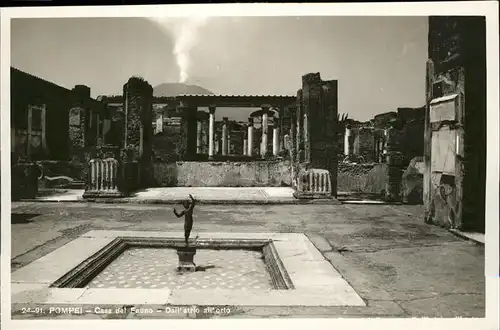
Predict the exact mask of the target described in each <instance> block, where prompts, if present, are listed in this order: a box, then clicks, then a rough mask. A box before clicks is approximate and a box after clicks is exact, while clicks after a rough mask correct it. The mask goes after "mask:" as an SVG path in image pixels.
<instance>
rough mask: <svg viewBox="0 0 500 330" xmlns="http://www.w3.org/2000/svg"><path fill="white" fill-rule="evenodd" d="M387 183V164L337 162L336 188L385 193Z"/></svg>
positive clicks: (340, 190)
mask: <svg viewBox="0 0 500 330" xmlns="http://www.w3.org/2000/svg"><path fill="white" fill-rule="evenodd" d="M386 184H387V164H377V163H370V164H351V163H339V165H338V173H337V190H338V191H339V192H356V193H367V194H377V195H380V196H381V197H382V196H384V195H385V189H386Z"/></svg>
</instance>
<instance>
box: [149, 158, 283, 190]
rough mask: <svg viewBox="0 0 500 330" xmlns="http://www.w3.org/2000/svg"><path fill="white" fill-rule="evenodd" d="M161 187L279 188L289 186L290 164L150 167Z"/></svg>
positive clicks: (254, 163) (161, 165) (180, 163)
mask: <svg viewBox="0 0 500 330" xmlns="http://www.w3.org/2000/svg"><path fill="white" fill-rule="evenodd" d="M153 168H154V179H155V184H156V186H161V187H169V186H170V187H171V186H178V187H264V186H268V187H273V186H274V187H279V186H283V185H291V174H290V162H289V161H255V162H176V163H162V162H156V163H154V164H153Z"/></svg>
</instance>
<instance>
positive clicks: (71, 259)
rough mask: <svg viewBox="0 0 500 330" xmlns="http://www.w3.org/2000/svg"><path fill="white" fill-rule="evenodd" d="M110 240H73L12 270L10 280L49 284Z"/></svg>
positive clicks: (86, 238)
mask: <svg viewBox="0 0 500 330" xmlns="http://www.w3.org/2000/svg"><path fill="white" fill-rule="evenodd" d="M112 240H113V239H112V238H88V237H82V238H79V239H76V240H73V241H71V242H69V243H68V244H66V245H64V246H62V247H60V248H59V249H57V250H55V251H54V252H52V253H49V254H47V255H45V256H43V257H42V258H40V259H38V260H35V261H33V262H32V263H30V264H29V265H27V266H25V267H23V268H20V269H18V270H17V271H15V272H13V273H12V274H11V282H13V283H26V282H31V283H45V284H47V285H50V284H52V283H53V282H55V281H56V280H57V279H58V278H60V277H61V276H62V275H64V274H66V273H67V272H69V271H70V270H71V269H73V268H74V267H75V266H77V265H78V264H79V263H80V262H82V261H84V260H85V259H87V258H88V257H90V256H91V255H93V254H94V253H96V252H97V251H99V250H100V249H101V248H103V247H104V246H105V245H106V244H108V243H110V242H111V241H112Z"/></svg>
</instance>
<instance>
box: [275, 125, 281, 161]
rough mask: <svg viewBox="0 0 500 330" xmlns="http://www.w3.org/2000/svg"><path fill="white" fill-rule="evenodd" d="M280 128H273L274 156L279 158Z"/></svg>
mask: <svg viewBox="0 0 500 330" xmlns="http://www.w3.org/2000/svg"><path fill="white" fill-rule="evenodd" d="M279 130H280V129H279V128H278V127H274V128H273V155H274V156H277V155H278V152H279V148H280V138H279Z"/></svg>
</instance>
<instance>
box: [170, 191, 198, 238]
mask: <svg viewBox="0 0 500 330" xmlns="http://www.w3.org/2000/svg"><path fill="white" fill-rule="evenodd" d="M189 198H190V199H191V200H190V201H189V200H186V201H184V202H183V203H182V206H184V210H182V211H181V212H180V213H177V210H176V209H175V208H174V214H175V215H176V216H177V218H180V217H182V216H184V240H185V242H186V246H187V245H189V243H188V239H189V235H190V234H191V229H193V210H194V206H195V204H196V200H195V199H194V198H193V196H191V195H189Z"/></svg>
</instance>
